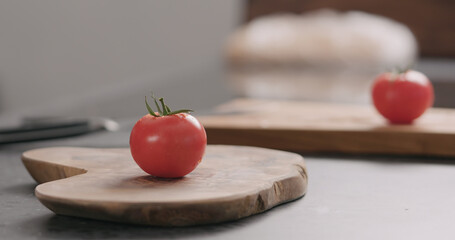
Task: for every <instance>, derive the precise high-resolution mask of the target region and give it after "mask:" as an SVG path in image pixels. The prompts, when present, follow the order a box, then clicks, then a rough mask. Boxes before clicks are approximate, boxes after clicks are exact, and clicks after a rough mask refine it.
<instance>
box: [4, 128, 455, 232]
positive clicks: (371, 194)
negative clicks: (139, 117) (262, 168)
mask: <svg viewBox="0 0 455 240" xmlns="http://www.w3.org/2000/svg"><path fill="white" fill-rule="evenodd" d="M122 125H123V128H122V130H121V131H119V132H115V133H112V132H100V133H93V134H89V135H84V136H79V137H74V138H69V139H58V140H50V141H42V142H33V143H22V144H15V145H4V146H0V239H167V238H190V239H214V238H216V239H236V240H237V239H454V238H455V228H454V227H453V225H454V222H455V191H454V189H455V188H454V187H455V159H433V158H397V157H371V156H364V157H353V156H315V155H313V156H305V159H306V163H307V166H308V172H309V190H308V193H307V194H306V195H305V196H304V197H303V198H301V199H298V200H296V201H293V202H290V203H287V204H284V205H281V206H278V207H275V208H273V209H271V210H269V211H267V212H265V213H263V214H259V215H255V216H252V217H248V218H245V219H242V220H239V221H235V222H228V223H223V224H216V225H207V226H199V227H185V228H157V227H143V226H133V225H125V224H118V223H110V222H102V221H95V220H88V219H81V218H73V217H65V216H57V215H55V214H53V213H52V212H51V211H50V210H48V209H47V208H45V207H44V206H43V205H41V204H40V203H39V201H38V200H37V199H36V198H35V196H34V194H33V191H34V188H35V186H36V183H35V182H34V181H33V179H32V178H31V177H30V176H29V175H28V173H27V171H26V170H25V168H24V167H23V166H22V163H21V161H20V155H21V153H22V151H25V150H28V149H32V148H39V147H48V146H83V147H127V146H128V145H127V144H128V136H129V129H130V127H131V123H129V124H122Z"/></svg>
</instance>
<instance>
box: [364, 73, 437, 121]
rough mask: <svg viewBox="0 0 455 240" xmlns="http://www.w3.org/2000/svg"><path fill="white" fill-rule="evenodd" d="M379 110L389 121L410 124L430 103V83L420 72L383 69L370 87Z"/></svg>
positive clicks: (432, 93) (431, 91)
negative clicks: (383, 71)
mask: <svg viewBox="0 0 455 240" xmlns="http://www.w3.org/2000/svg"><path fill="white" fill-rule="evenodd" d="M372 98H373V103H374V106H375V107H376V109H377V110H378V112H379V113H380V114H381V115H382V116H384V117H385V118H386V119H388V120H389V121H390V123H392V124H410V123H412V121H413V120H414V119H416V118H418V117H420V116H421V115H422V114H423V113H424V112H425V110H426V109H427V108H429V107H431V106H432V105H433V101H434V92H433V85H432V84H431V82H430V81H429V80H428V78H427V77H426V76H425V75H423V74H422V73H420V72H417V71H413V70H408V71H406V72H404V73H400V74H393V73H383V74H381V75H379V76H378V77H377V78H376V79H375V81H374V83H373V88H372Z"/></svg>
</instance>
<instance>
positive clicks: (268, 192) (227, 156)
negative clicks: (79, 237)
mask: <svg viewBox="0 0 455 240" xmlns="http://www.w3.org/2000/svg"><path fill="white" fill-rule="evenodd" d="M22 160H23V163H24V165H25V167H26V168H27V170H28V171H29V173H30V174H31V175H32V177H33V178H34V179H35V180H36V181H37V182H38V183H42V184H40V185H38V186H37V187H36V190H35V194H36V196H37V198H38V199H39V200H40V201H41V203H43V204H44V205H45V206H46V207H47V208H49V209H50V210H52V211H54V212H55V213H57V214H62V215H69V216H78V217H86V218H92V219H100V220H108V221H116V222H125V223H133V224H145V225H158V226H188V225H198V224H209V223H218V222H223V221H230V220H236V219H239V218H243V217H247V216H250V215H253V214H256V213H260V212H263V211H265V210H268V209H270V208H272V207H274V206H276V205H278V204H281V203H285V202H288V201H291V200H294V199H297V198H299V197H301V196H303V195H304V194H305V192H306V189H307V174H306V169H305V165H304V162H303V158H302V157H301V156H300V155H297V154H293V153H288V152H282V151H276V150H270V149H261V148H252V147H236V146H208V147H207V149H206V154H205V156H204V158H203V160H202V162H201V164H200V165H199V166H198V168H196V170H195V171H193V172H192V173H190V174H189V175H187V176H185V177H183V178H180V179H159V178H155V177H152V176H150V175H148V174H146V173H144V172H143V171H142V170H141V169H140V168H139V167H138V166H137V165H136V164H135V162H134V160H133V159H132V158H131V154H130V152H129V149H90V148H64V147H61V148H44V149H36V150H30V151H27V152H25V153H24V154H23V156H22Z"/></svg>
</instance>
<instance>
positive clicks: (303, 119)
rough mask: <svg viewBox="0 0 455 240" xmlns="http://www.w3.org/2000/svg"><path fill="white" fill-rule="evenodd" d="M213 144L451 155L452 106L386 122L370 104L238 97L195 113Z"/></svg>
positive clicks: (454, 151)
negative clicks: (413, 118) (211, 111)
mask: <svg viewBox="0 0 455 240" xmlns="http://www.w3.org/2000/svg"><path fill="white" fill-rule="evenodd" d="M198 119H199V120H200V121H201V122H202V124H203V125H204V127H205V129H206V131H207V137H208V142H209V143H211V144H233V145H249V146H259V147H267V148H275V149H282V150H290V151H296V152H333V153H354V154H358V153H361V154H400V155H424V156H430V155H431V156H450V157H455V110H450V109H430V110H429V111H427V112H426V113H425V114H424V115H423V116H422V117H421V118H419V119H418V120H416V121H415V122H414V124H412V125H390V124H388V123H387V121H386V120H385V119H383V118H382V117H381V116H380V115H379V114H378V113H377V112H376V110H375V109H374V108H373V107H372V106H358V105H340V104H329V103H311V102H298V101H276V100H275V101H274V100H259V99H256V100H253V99H237V100H234V101H232V102H229V103H227V104H224V105H222V106H220V107H218V108H217V109H216V111H215V113H214V114H213V115H210V116H201V117H199V118H198Z"/></svg>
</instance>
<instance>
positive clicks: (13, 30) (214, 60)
mask: <svg viewBox="0 0 455 240" xmlns="http://www.w3.org/2000/svg"><path fill="white" fill-rule="evenodd" d="M241 8H242V4H241V2H240V0H235V1H221V0H220V1H210V0H192V1H177V0H159V1H139V0H133V1H118V0H96V1H89V0H80V1H57V0H40V1H35V0H20V1H17V0H1V1H0V114H19V115H28V116H30V115H48V114H50V115H91V116H93V115H94V116H108V117H114V118H123V117H136V115H137V116H139V115H142V114H145V108H144V103H143V97H144V95H147V94H148V93H149V91H150V90H154V91H155V92H156V93H157V94H158V95H164V96H166V97H167V98H168V102H169V103H170V104H171V105H172V106H175V107H193V108H196V109H203V108H206V107H210V106H213V105H214V104H217V102H216V101H223V99H227V98H229V96H230V95H229V92H228V91H226V88H225V86H224V84H225V82H224V79H223V78H224V68H223V58H222V54H223V44H224V42H225V39H226V37H227V36H228V34H229V33H230V32H231V31H232V30H233V29H234V28H235V26H237V25H238V24H239V22H240V20H241ZM201 93H204V94H201ZM214 99H216V100H214ZM182 105H184V106H182ZM188 105H189V106H188Z"/></svg>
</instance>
